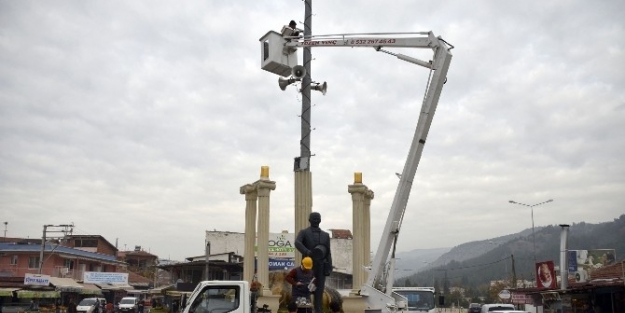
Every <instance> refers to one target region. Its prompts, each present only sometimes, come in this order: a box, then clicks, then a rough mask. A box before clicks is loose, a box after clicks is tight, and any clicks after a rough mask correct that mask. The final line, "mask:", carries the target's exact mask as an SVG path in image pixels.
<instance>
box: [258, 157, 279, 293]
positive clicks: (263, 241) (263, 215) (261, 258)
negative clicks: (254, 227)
mask: <svg viewBox="0 0 625 313" xmlns="http://www.w3.org/2000/svg"><path fill="white" fill-rule="evenodd" d="M254 186H255V188H256V193H257V194H258V240H257V245H258V254H257V260H256V264H257V277H258V281H259V282H260V283H261V284H262V285H263V292H262V294H263V295H265V294H268V293H269V253H268V252H269V251H268V250H269V247H268V245H269V208H270V205H269V194H270V192H271V190H274V189H276V182H273V181H270V180H269V167H267V166H263V167H262V168H261V177H260V179H259V180H258V181H256V182H255V183H254Z"/></svg>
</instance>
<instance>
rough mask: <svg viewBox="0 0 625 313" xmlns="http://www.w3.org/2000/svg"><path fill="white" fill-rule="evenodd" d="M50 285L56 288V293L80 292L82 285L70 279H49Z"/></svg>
mask: <svg viewBox="0 0 625 313" xmlns="http://www.w3.org/2000/svg"><path fill="white" fill-rule="evenodd" d="M50 285H52V286H54V287H56V290H57V291H63V292H81V291H82V285H81V284H79V283H77V282H76V281H75V280H73V279H71V278H63V277H50Z"/></svg>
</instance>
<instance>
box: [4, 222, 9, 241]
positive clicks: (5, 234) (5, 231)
mask: <svg viewBox="0 0 625 313" xmlns="http://www.w3.org/2000/svg"><path fill="white" fill-rule="evenodd" d="M7 225H9V222H4V238H6V237H7Z"/></svg>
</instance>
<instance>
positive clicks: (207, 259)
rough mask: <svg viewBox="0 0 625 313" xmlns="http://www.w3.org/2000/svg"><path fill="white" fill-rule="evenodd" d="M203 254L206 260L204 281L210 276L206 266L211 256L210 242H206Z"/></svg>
mask: <svg viewBox="0 0 625 313" xmlns="http://www.w3.org/2000/svg"><path fill="white" fill-rule="evenodd" d="M204 253H205V259H206V268H205V269H204V270H205V271H206V280H209V279H210V275H209V271H208V270H209V265H208V261H209V258H210V255H211V242H210V241H208V240H207V241H206V247H205V250H204Z"/></svg>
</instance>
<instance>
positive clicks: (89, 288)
mask: <svg viewBox="0 0 625 313" xmlns="http://www.w3.org/2000/svg"><path fill="white" fill-rule="evenodd" d="M80 293H81V294H83V295H98V296H102V295H103V294H102V290H101V289H100V288H98V286H96V285H94V284H82V290H81V291H80Z"/></svg>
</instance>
